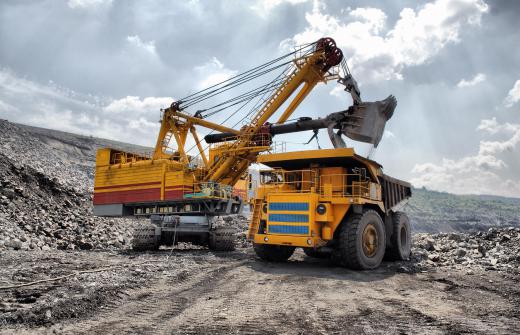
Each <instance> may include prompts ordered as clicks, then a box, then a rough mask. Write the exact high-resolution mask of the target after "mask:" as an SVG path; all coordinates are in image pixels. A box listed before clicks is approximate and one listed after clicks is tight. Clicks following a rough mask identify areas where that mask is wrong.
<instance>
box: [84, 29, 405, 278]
mask: <svg viewBox="0 0 520 335" xmlns="http://www.w3.org/2000/svg"><path fill="white" fill-rule="evenodd" d="M289 58H292V59H289ZM277 73H278V74H277ZM258 78H260V79H262V78H264V79H266V80H265V81H263V82H262V83H261V85H259V86H256V87H255V84H253V83H254V81H255V80H258ZM330 81H336V82H337V83H339V84H340V85H343V86H344V90H345V91H346V92H349V93H350V95H351V97H352V99H353V105H352V106H350V107H348V109H346V110H343V111H340V112H335V113H332V114H329V115H327V116H325V117H323V118H317V119H311V118H308V117H302V118H299V119H298V120H297V121H296V122H288V120H289V118H290V116H291V115H292V114H293V113H294V111H295V110H296V108H297V107H298V106H299V105H300V104H301V102H302V101H303V100H304V99H305V98H306V97H307V96H308V94H309V93H310V92H311V91H312V90H313V89H314V87H316V85H318V84H319V83H328V82H330ZM244 84H245V85H244ZM236 87H246V88H247V91H245V92H242V93H240V94H239V95H237V96H233V97H230V90H231V89H234V88H236ZM217 96H225V97H226V100H224V101H219V102H218V103H213V102H212V101H213V99H214V98H215V97H217ZM396 105H397V101H396V99H395V97H393V96H389V97H388V98H386V99H384V100H381V101H376V102H364V101H362V100H361V97H360V92H359V89H358V87H357V84H356V81H355V80H354V79H353V77H352V75H351V74H350V71H349V69H348V67H347V64H346V61H345V59H344V58H343V53H342V51H341V50H340V49H339V48H338V47H337V46H336V43H335V42H334V40H333V39H331V38H321V39H319V40H318V41H316V42H313V43H309V44H306V45H303V46H300V47H297V48H295V50H294V51H292V52H290V53H288V54H286V55H283V56H281V57H278V58H276V59H274V60H272V61H269V62H267V63H265V64H262V65H260V66H257V67H255V68H253V69H251V70H248V71H245V72H243V73H241V74H238V75H236V76H233V77H231V78H229V79H226V80H224V81H223V82H221V83H218V84H215V85H213V86H211V87H208V88H206V89H204V90H201V91H199V92H195V93H193V94H190V95H188V96H186V97H184V98H182V99H179V100H178V101H176V102H173V103H172V104H171V106H170V107H168V108H166V109H164V110H163V111H162V113H163V114H162V118H161V121H160V122H161V128H160V131H159V135H158V138H157V142H156V145H155V149H154V152H153V153H152V155H151V156H145V155H137V154H132V153H128V152H122V151H118V150H114V149H110V148H106V149H100V150H99V151H98V153H97V159H96V176H95V183H94V213H95V214H97V215H103V216H122V215H134V216H138V215H144V216H149V217H150V218H151V221H150V223H149V224H144V225H141V226H140V227H138V228H137V229H136V231H135V233H134V238H133V246H134V248H135V249H139V250H146V249H157V248H158V247H159V246H160V245H161V244H168V245H171V244H175V243H177V242H179V241H189V242H193V243H198V244H202V245H207V246H209V247H210V248H211V249H216V250H232V249H233V248H234V242H233V230H232V229H230V228H228V227H219V226H216V225H215V221H216V220H214V218H215V217H216V216H222V215H230V214H237V213H240V212H241V210H242V208H243V204H244V202H245V201H246V200H247V199H245V198H244V193H245V192H244V191H246V190H245V188H244V185H247V184H250V183H248V182H246V180H244V176H247V171H248V168H249V166H250V165H251V164H252V163H255V162H256V161H257V160H258V158H259V155H260V154H262V153H264V154H265V153H268V154H265V155H261V156H260V162H261V163H263V164H266V165H268V166H272V167H273V168H276V169H273V171H272V172H266V174H265V175H263V176H265V178H267V176H272V177H273V179H269V180H267V179H265V178H264V177H262V178H264V183H263V184H262V185H261V187H260V188H259V189H258V197H256V198H255V199H254V206H253V209H254V213H253V219H252V222H251V227H250V229H249V237H250V238H251V239H254V242H255V243H254V244H255V250H256V251H257V253H258V255H259V256H260V257H262V258H264V259H266V260H283V259H287V258H288V257H289V256H290V254H291V253H292V251H293V250H294V248H295V247H304V248H306V249H305V251H306V252H307V253H309V254H316V255H318V254H326V253H332V254H333V255H337V256H338V257H339V258H341V257H342V256H346V252H347V251H348V250H350V251H352V250H354V249H353V248H352V245H351V244H345V243H346V242H342V241H344V240H345V239H348V240H349V241H350V240H351V239H353V238H354V237H352V235H351V234H352V229H353V228H352V227H361V226H363V227H365V226H366V229H365V228H363V229H364V230H363V234H362V237H363V238H364V241H365V242H366V243H365V244H364V245H365V246H366V247H369V249H370V250H372V251H367V252H368V254H365V255H368V256H366V257H369V258H370V257H374V260H379V259H380V255H381V251H380V250H381V248H383V253H384V249H385V248H384V247H385V246H386V245H389V246H391V245H393V241H394V239H395V235H394V234H393V233H392V231H393V230H395V229H397V228H395V227H394V226H395V222H402V223H400V224H401V225H404V226H406V227H408V223H407V220H406V217H405V216H404V215H402V214H400V213H398V212H396V208H397V207H396V206H397V205H399V204H400V203H402V202H403V201H405V200H406V198H407V197H409V195H410V188H409V185H408V184H406V183H402V182H397V181H395V180H392V179H391V178H388V177H386V176H384V175H383V174H382V172H381V169H380V167H379V165H377V163H375V162H372V161H370V160H368V159H364V158H362V157H360V156H357V155H355V154H354V153H353V151H352V149H347V148H345V143H344V142H343V140H342V138H341V135H346V136H347V137H349V138H351V139H353V140H357V141H362V142H366V143H372V144H374V146H377V144H378V143H379V141H380V140H381V137H382V134H383V130H384V126H385V124H386V121H387V120H388V119H390V117H391V116H392V115H393V112H394V109H395V107H396ZM246 107H247V108H246ZM193 108H197V109H195V110H194V109H193ZM230 109H235V110H234V111H233V112H230V113H227V114H225V115H224V116H223V117H220V119H218V120H219V122H214V121H209V120H207V118H209V117H212V116H213V115H216V114H217V113H221V112H222V111H229V110H230ZM279 111H280V113H279V114H277V112H279ZM275 116H276V119H275V120H274V122H272V119H273V118H274V117H275ZM232 117H241V118H240V120H238V122H236V124H235V126H236V125H238V124H243V126H242V127H241V128H240V129H234V128H233V127H227V126H224V125H223V124H224V123H225V122H226V121H228V120H229V119H230V118H232ZM271 122H272V123H271ZM325 128H326V129H327V131H328V133H329V137H330V139H331V141H332V144H333V146H334V148H335V149H330V150H319V151H309V152H296V153H285V154H281V156H277V154H273V147H275V145H273V144H274V142H273V141H272V137H273V136H275V135H278V134H285V133H292V132H298V131H305V130H312V131H313V132H314V136H316V135H317V133H318V131H319V130H320V129H325ZM197 129H199V130H200V129H202V131H203V132H206V134H207V135H206V136H205V137H204V140H205V142H206V145H203V143H202V141H201V140H199V135H198V130H197ZM208 132H209V134H208ZM314 136H313V137H314ZM311 140H312V138H311ZM170 142H173V143H174V144H175V145H174V146H173V147H170ZM192 149H195V153H192ZM301 157H305V159H301ZM291 162H292V163H291ZM356 178H357V179H356ZM340 181H341V183H340ZM387 184H388V185H387ZM385 185H387V186H385ZM338 187H339V188H338ZM340 188H341V190H340ZM397 191H399V192H401V193H399V195H398V194H397V193H395V195H394V192H397ZM387 192H390V193H388V194H386V193H387ZM389 197H390V198H389ZM399 217H400V218H401V219H397V218H399ZM390 218H393V219H390ZM369 219H370V220H369ZM367 220H369V224H368V225H365V223H366V222H368V221H367ZM378 220H385V225H384V226H382V225H381V224H379V221H378ZM400 220H401V221H400ZM360 222H361V223H360ZM394 228H395V229H394ZM356 229H357V228H356ZM347 233H348V234H347ZM386 240H388V243H386ZM356 241H357V240H356ZM399 241H404V242H406V243H408V244H409V227H408V230H407V231H406V234H405V235H403V238H402V239H400V240H399ZM404 242H403V243H401V244H402V245H404V246H406V245H408V244H406V243H404ZM356 243H357V242H356ZM360 243H361V242H360ZM356 245H357V244H356ZM345 250H347V251H345ZM373 250H376V251H377V252H376V253H375V254H372V252H373ZM391 250H393V249H391ZM403 250H404V251H403V252H402V254H403V255H402V257H406V255H404V254H406V250H407V249H406V248H404V249H403ZM329 251H330V252H329ZM332 251H335V252H332ZM350 251H349V252H350ZM343 258H345V257H343ZM352 262H353V261H348V260H346V258H345V261H344V262H342V264H346V265H350V266H353V267H357V268H372V267H374V266H376V265H377V264H379V263H378V262H374V261H373V262H364V263H360V262H358V263H352ZM356 264H358V265H359V266H356Z"/></svg>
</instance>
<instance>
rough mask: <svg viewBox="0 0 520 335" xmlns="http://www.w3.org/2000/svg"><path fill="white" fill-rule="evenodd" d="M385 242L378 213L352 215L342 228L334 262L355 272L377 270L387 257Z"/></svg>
mask: <svg viewBox="0 0 520 335" xmlns="http://www.w3.org/2000/svg"><path fill="white" fill-rule="evenodd" d="M385 241H386V238H385V228H384V225H383V220H382V219H381V216H379V214H378V213H377V212H376V211H374V210H371V209H370V210H365V211H364V212H363V213H362V214H351V215H349V217H348V219H347V220H346V221H345V222H343V224H342V226H341V230H340V232H339V236H338V246H337V248H336V250H335V254H334V260H335V261H336V262H338V263H339V265H341V266H345V267H348V268H350V269H354V270H372V269H375V268H377V267H378V266H379V265H380V264H381V261H382V260H383V256H384V255H385V248H386V246H385Z"/></svg>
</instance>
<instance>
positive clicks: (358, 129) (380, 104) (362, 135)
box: [341, 95, 397, 147]
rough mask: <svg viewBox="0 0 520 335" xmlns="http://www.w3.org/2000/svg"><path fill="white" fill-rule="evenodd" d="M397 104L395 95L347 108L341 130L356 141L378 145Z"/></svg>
mask: <svg viewBox="0 0 520 335" xmlns="http://www.w3.org/2000/svg"><path fill="white" fill-rule="evenodd" d="M396 106H397V100H396V98H395V97H394V96H393V95H390V96H388V98H386V99H384V100H381V101H374V102H360V103H359V104H356V105H353V106H351V107H350V108H349V109H348V110H347V115H346V118H345V119H344V121H343V122H342V124H341V132H342V133H343V134H344V135H345V136H347V137H349V138H351V139H353V140H355V141H360V142H365V143H372V144H373V145H374V147H377V145H378V144H379V142H380V141H381V138H382V137H383V132H384V130H385V125H386V122H387V121H388V120H389V119H390V118H391V117H392V115H393V114H394V110H395V107H396Z"/></svg>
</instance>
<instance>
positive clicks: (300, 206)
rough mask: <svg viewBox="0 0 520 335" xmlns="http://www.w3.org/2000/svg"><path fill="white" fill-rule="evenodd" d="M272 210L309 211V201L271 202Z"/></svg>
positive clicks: (270, 208) (270, 207)
mask: <svg viewBox="0 0 520 335" xmlns="http://www.w3.org/2000/svg"><path fill="white" fill-rule="evenodd" d="M269 210H270V211H308V210H309V203H308V202H270V203H269Z"/></svg>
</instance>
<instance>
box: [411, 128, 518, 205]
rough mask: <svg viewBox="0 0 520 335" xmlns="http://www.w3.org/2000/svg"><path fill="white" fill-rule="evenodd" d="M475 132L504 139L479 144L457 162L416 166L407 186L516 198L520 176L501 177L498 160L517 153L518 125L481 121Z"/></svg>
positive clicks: (502, 167)
mask: <svg viewBox="0 0 520 335" xmlns="http://www.w3.org/2000/svg"><path fill="white" fill-rule="evenodd" d="M477 129H478V130H481V131H485V132H487V133H489V134H495V135H496V134H499V135H502V136H505V135H507V136H508V139H507V140H504V141H484V140H482V141H480V145H479V150H478V153H477V154H476V155H473V156H467V157H462V158H460V159H443V160H442V162H441V163H440V164H433V163H425V164H417V165H415V167H414V168H413V170H412V174H415V175H416V176H415V177H414V178H412V179H411V182H412V184H413V185H414V186H416V187H422V186H425V187H428V188H430V189H434V190H439V191H447V192H451V193H462V194H464V193H465V194H468V193H473V194H492V195H503V196H516V197H519V196H520V175H518V174H514V175H515V176H516V179H515V180H513V179H511V178H507V177H504V175H505V173H504V172H505V171H506V170H507V169H508V168H509V165H508V164H507V163H506V162H505V161H504V160H503V159H502V158H500V156H501V155H502V154H504V153H505V152H507V151H510V152H511V151H513V152H516V151H519V148H518V145H519V144H520V124H511V123H505V124H499V123H498V122H497V121H496V118H493V119H490V120H482V121H481V123H480V125H479V126H478V127H477Z"/></svg>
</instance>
